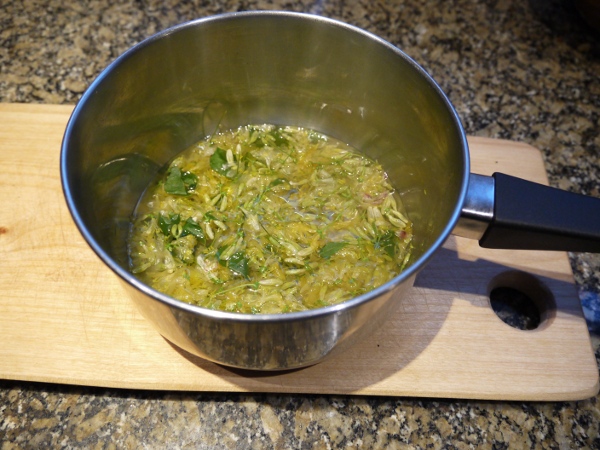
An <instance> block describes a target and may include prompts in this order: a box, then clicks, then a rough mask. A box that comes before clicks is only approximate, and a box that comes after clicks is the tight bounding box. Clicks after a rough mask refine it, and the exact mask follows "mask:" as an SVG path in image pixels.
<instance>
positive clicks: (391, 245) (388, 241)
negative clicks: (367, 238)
mask: <svg viewBox="0 0 600 450" xmlns="http://www.w3.org/2000/svg"><path fill="white" fill-rule="evenodd" d="M397 240H398V238H397V237H396V234H395V233H394V232H393V231H392V230H387V231H386V232H385V233H383V234H382V235H381V236H379V238H378V239H377V240H376V241H375V248H381V249H382V250H383V251H384V252H386V253H387V254H388V255H389V256H390V257H392V258H393V257H395V256H396V242H397Z"/></svg>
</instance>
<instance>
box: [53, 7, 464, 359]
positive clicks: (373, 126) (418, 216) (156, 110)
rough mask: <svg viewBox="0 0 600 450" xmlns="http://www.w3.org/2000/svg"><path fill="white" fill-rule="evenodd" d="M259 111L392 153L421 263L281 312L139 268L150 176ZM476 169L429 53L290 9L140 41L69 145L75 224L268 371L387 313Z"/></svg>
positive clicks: (114, 69)
mask: <svg viewBox="0 0 600 450" xmlns="http://www.w3.org/2000/svg"><path fill="white" fill-rule="evenodd" d="M248 123H274V124H287V125H295V126H302V127H310V128H313V129H316V130H318V131H321V132H323V133H326V134H329V135H331V136H333V137H335V138H338V139H340V140H342V141H344V142H347V143H349V144H351V145H353V146H355V147H356V148H358V149H360V150H361V151H363V152H365V153H366V154H368V155H370V156H371V157H374V158H376V159H378V160H379V161H380V162H381V163H382V164H383V166H384V168H385V169H386V170H387V171H388V173H389V176H390V179H391V181H392V184H393V185H394V186H395V187H396V188H397V189H398V191H399V192H400V195H401V197H402V199H403V202H404V206H405V208H406V210H407V213H408V215H409V216H410V217H411V219H412V220H413V221H414V223H415V235H416V236H417V237H416V239H415V250H414V255H413V258H412V260H411V265H410V266H409V267H408V269H407V270H405V272H403V273H402V274H401V275H399V276H398V277H396V278H395V279H393V280H392V281H390V282H388V283H387V284H385V285H383V286H381V287H380V288H378V289H376V290H374V291H372V292H370V293H368V294H365V295H363V296H361V297H358V298H355V299H353V300H350V301H348V302H346V303H343V304H340V305H335V306H331V307H326V308H322V309H318V310H313V311H306V312H301V313H291V314H279V315H242V314H233V313H225V312H220V311H212V310H207V309H203V308H200V307H197V306H193V305H189V304H185V303H182V302H179V301H177V300H174V299H172V298H170V297H168V296H166V295H163V294H161V293H159V292H156V291H154V290H153V289H151V288H149V287H148V286H146V285H144V284H142V283H141V282H140V281H138V280H137V279H136V278H135V277H133V276H132V275H131V274H130V273H129V271H128V264H127V249H126V235H127V230H128V222H129V217H130V215H131V213H132V211H133V209H134V207H135V204H136V202H137V200H138V198H139V196H140V194H141V192H142V191H143V189H144V188H145V187H146V186H147V184H148V183H149V182H150V180H151V179H152V178H153V177H154V175H155V174H156V172H157V171H158V170H159V169H160V167H162V166H163V165H164V164H165V163H166V162H167V161H169V160H170V159H171V158H173V156H174V155H176V154H177V153H178V152H180V151H181V150H183V149H185V148H186V147H187V146H188V145H190V144H191V143H193V142H195V141H197V140H199V139H201V138H203V137H204V136H206V135H208V134H211V133H214V132H215V131H218V130H219V129H229V128H233V127H237V126H240V125H245V124H248ZM468 173H469V159H468V149H467V143H466V137H465V135H464V131H463V130H462V127H461V125H460V122H459V119H458V117H457V115H456V113H455V111H454V110H453V108H452V106H451V105H450V103H449V101H448V99H447V98H446V97H445V95H444V94H443V93H442V92H441V90H440V88H439V87H438V86H437V84H436V83H435V82H434V81H433V80H432V79H431V78H430V77H429V76H428V75H427V74H426V73H425V72H424V71H423V70H422V69H421V68H420V67H419V66H418V65H417V64H415V63H414V62H413V61H412V60H411V59H410V58H409V57H407V56H406V55H404V54H403V53H402V52H400V51H399V50H398V49H397V48H395V47H393V46H392V45H390V44H388V43H386V42H384V41H382V40H381V39H379V38H377V37H376V36H374V35H371V34H369V33H366V32H364V31H362V30H360V29H357V28H354V27H351V26H348V25H345V24H342V23H339V22H335V21H332V20H329V19H325V18H322V17H317V16H310V15H302V14H296V13H287V12H252V13H235V14H229V15H223V16H216V17H212V18H207V19H201V20H198V21H195V22H191V23H187V24H183V25H181V26H178V27H175V28H172V29H169V30H166V31H164V32H162V33H159V34H158V35H156V36H154V37H152V38H150V39H148V40H146V41H144V42H142V43H141V44H139V45H138V46H136V47H134V48H133V49H131V50H129V51H128V52H126V53H125V54H123V55H122V56H121V57H119V58H118V59H117V60H116V61H115V62H114V63H113V64H112V65H110V66H109V67H108V68H107V69H106V70H105V71H104V72H103V73H102V74H101V75H100V76H99V77H98V79H97V80H96V81H95V82H94V83H93V84H92V85H91V86H90V88H89V89H88V90H87V91H86V93H85V94H84V96H83V98H82V100H81V101H80V103H79V104H78V105H77V107H76V108H75V110H74V112H73V115H72V117H71V119H70V121H69V123H68V125H67V129H66V132H65V136H64V140H63V145H62V153H61V176H62V182H63V189H64V193H65V198H66V201H67V204H68V206H69V209H70V211H71V213H72V215H73V218H74V220H75V223H76V224H77V226H78V228H79V230H80V231H81V233H82V235H83V236H84V238H85V239H86V240H87V242H88V243H89V245H90V246H91V248H92V249H93V250H94V251H95V252H96V253H97V254H98V256H99V257H100V258H101V259H102V260H103V261H104V262H105V263H106V265H107V266H108V267H110V268H111V269H112V270H113V271H114V272H115V273H116V274H117V275H118V276H119V277H121V279H122V280H123V282H124V283H125V285H126V286H127V288H128V291H129V292H130V293H131V294H132V298H133V299H134V301H135V302H136V304H137V305H138V307H139V309H140V311H141V312H142V314H143V315H144V316H145V317H146V318H148V320H150V321H151V322H152V323H153V325H154V326H155V327H156V328H157V329H158V331H159V332H160V333H161V334H162V335H163V336H165V337H166V338H167V339H169V340H170V341H171V342H173V343H174V344H175V345H177V346H179V347H181V348H183V349H184V350H186V351H188V352H190V353H192V354H195V355H198V356H200V357H203V358H206V359H209V360H212V361H216V362H219V363H222V364H226V365H229V366H233V367H241V368H247V369H259V370H277V369H289V368H295V367H302V366H306V365H310V364H314V363H315V362H318V361H320V360H321V359H322V358H323V357H325V356H327V355H329V354H331V353H332V352H333V351H334V349H335V350H337V349H339V348H341V347H343V346H342V345H340V344H346V343H350V342H351V341H352V340H353V339H355V338H357V337H359V336H360V335H361V333H362V332H368V331H369V330H370V329H372V328H373V327H374V326H376V324H377V321H378V320H379V319H381V318H385V317H386V316H387V315H388V312H389V310H390V308H395V307H396V306H397V305H398V304H399V302H401V298H402V292H403V291H404V290H405V289H408V288H410V286H411V285H412V281H413V279H414V276H415V274H416V273H417V272H418V271H419V270H420V268H421V267H423V265H424V264H425V263H426V261H427V260H428V259H429V258H430V257H431V255H432V254H433V253H434V252H435V251H436V250H437V248H439V247H440V246H441V244H442V243H443V242H444V241H445V239H446V238H447V236H448V235H449V234H450V232H451V230H452V229H453V228H454V226H455V224H456V221H457V220H458V217H459V214H460V206H461V205H462V203H463V200H464V196H465V192H466V188H467V181H468Z"/></svg>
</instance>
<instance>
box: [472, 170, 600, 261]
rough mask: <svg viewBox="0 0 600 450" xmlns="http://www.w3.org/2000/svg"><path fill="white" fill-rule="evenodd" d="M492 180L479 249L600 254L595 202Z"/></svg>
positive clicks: (599, 201) (598, 203)
mask: <svg viewBox="0 0 600 450" xmlns="http://www.w3.org/2000/svg"><path fill="white" fill-rule="evenodd" d="M493 177H494V180H495V181H494V183H495V186H494V192H495V193H494V216H493V219H492V221H491V223H490V224H489V226H488V228H487V230H486V231H485V233H484V235H483V237H482V238H481V239H480V241H479V245H480V246H481V247H485V248H498V249H524V250H560V251H570V252H593V253H600V198H595V197H589V196H585V195H580V194H574V193H572V192H567V191H563V190H560V189H555V188H551V187H549V186H544V185H542V184H538V183H533V182H531V181H526V180H523V179H520V178H516V177H512V176H509V175H505V174H502V173H495V174H494V175H493Z"/></svg>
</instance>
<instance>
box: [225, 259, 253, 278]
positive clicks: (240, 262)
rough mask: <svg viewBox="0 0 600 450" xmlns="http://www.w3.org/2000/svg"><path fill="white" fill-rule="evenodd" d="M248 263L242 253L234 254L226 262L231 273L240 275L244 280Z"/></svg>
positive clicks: (246, 276)
mask: <svg viewBox="0 0 600 450" xmlns="http://www.w3.org/2000/svg"><path fill="white" fill-rule="evenodd" d="M248 261H249V259H248V258H247V257H246V255H244V253H243V252H235V253H234V254H233V255H232V256H231V258H229V260H228V261H227V267H228V268H229V270H231V271H232V272H235V273H237V274H238V275H242V276H243V277H244V278H246V279H249V277H248Z"/></svg>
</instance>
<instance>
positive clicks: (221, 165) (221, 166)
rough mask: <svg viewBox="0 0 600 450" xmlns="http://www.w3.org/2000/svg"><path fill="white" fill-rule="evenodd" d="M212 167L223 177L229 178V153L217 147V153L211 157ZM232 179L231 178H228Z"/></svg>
mask: <svg viewBox="0 0 600 450" xmlns="http://www.w3.org/2000/svg"><path fill="white" fill-rule="evenodd" d="M210 167H211V168H212V170H214V171H215V172H217V173H220V174H221V175H224V176H226V177H227V176H228V175H227V174H228V173H229V163H228V162H227V152H226V151H225V150H223V149H222V148H219V147H217V149H216V150H215V152H214V153H213V154H212V156H211V157H210ZM228 178H230V177H228Z"/></svg>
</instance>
